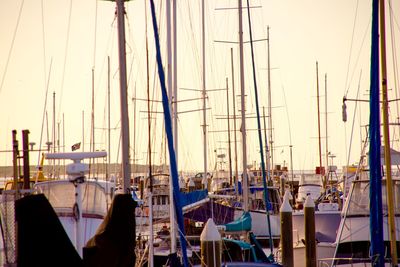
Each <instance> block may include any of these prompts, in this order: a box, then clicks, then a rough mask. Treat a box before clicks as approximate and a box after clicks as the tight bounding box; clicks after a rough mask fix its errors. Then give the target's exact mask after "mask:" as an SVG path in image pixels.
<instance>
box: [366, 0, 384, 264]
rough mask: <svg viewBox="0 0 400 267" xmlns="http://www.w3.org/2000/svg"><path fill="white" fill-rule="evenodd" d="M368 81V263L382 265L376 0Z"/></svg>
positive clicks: (377, 16)
mask: <svg viewBox="0 0 400 267" xmlns="http://www.w3.org/2000/svg"><path fill="white" fill-rule="evenodd" d="M371 25H372V30H371V64H370V66H371V70H370V71H371V74H370V76H371V78H370V79H371V81H370V102H369V105H370V114H369V141H370V142H369V169H370V171H369V174H370V187H369V195H370V217H369V219H370V238H371V248H370V255H371V265H372V266H384V262H385V260H384V253H385V249H384V239H383V215H382V170H381V132H380V131H381V130H380V118H379V117H380V116H379V114H380V105H379V0H373V1H372V24H371Z"/></svg>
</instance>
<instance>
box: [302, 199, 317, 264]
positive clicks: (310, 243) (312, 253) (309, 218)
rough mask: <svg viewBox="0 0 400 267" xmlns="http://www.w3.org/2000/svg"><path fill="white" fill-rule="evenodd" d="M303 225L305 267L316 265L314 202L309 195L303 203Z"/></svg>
mask: <svg viewBox="0 0 400 267" xmlns="http://www.w3.org/2000/svg"><path fill="white" fill-rule="evenodd" d="M304 226H305V229H304V235H305V243H306V244H305V246H306V267H316V266H317V256H316V255H317V248H316V240H315V204H314V201H313V200H312V198H311V197H310V196H307V199H306V201H305V203H304Z"/></svg>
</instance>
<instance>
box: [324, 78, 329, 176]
mask: <svg viewBox="0 0 400 267" xmlns="http://www.w3.org/2000/svg"><path fill="white" fill-rule="evenodd" d="M328 153H329V150H328V76H327V74H326V73H325V166H326V169H325V177H326V178H325V181H326V182H328V179H329V177H328V175H329V161H328Z"/></svg>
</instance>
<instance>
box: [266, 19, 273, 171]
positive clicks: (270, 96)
mask: <svg viewBox="0 0 400 267" xmlns="http://www.w3.org/2000/svg"><path fill="white" fill-rule="evenodd" d="M269 50H270V49H269V26H268V27H267V53H268V66H267V71H268V125H269V149H268V150H267V153H268V154H267V155H268V156H267V157H268V158H269V159H270V160H267V162H270V164H269V165H270V167H271V169H272V170H274V149H273V143H274V141H273V139H272V131H273V127H272V89H271V64H270V62H271V61H270V51H269ZM267 164H268V163H267ZM273 176H274V173H273V172H272V177H273ZM270 177H271V176H270Z"/></svg>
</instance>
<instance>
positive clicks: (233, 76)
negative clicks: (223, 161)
mask: <svg viewBox="0 0 400 267" xmlns="http://www.w3.org/2000/svg"><path fill="white" fill-rule="evenodd" d="M231 67H232V105H233V139H234V140H233V142H234V144H235V188H236V190H235V191H236V194H238V178H239V171H238V160H237V154H238V152H237V139H236V129H237V128H236V95H235V72H234V68H233V48H231Z"/></svg>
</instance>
